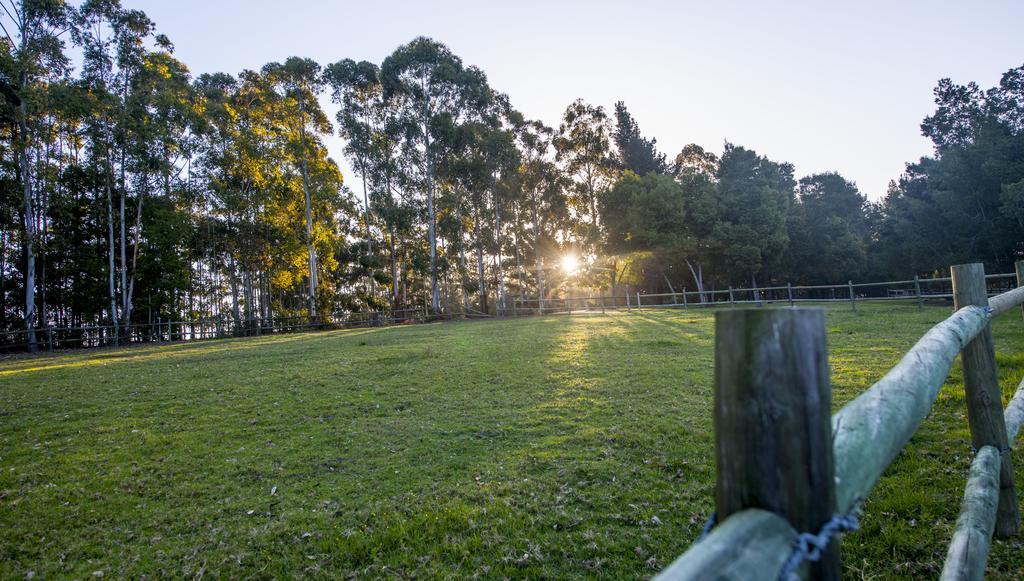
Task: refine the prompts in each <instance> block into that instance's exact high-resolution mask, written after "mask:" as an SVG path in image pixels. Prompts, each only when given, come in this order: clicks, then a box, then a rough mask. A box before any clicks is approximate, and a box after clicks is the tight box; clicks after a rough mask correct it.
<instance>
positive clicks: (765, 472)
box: [714, 308, 839, 579]
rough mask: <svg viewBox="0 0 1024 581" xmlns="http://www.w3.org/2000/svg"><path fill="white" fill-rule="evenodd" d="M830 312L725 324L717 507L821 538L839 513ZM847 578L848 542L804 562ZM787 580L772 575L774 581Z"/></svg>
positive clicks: (737, 314) (719, 335)
mask: <svg viewBox="0 0 1024 581" xmlns="http://www.w3.org/2000/svg"><path fill="white" fill-rule="evenodd" d="M831 413H832V409H831V390H830V387H829V371H828V357H827V353H826V348H825V312H824V310H822V309H817V308H793V309H776V310H748V309H732V310H727V311H723V312H721V313H718V314H717V315H716V317H715V403H714V421H715V464H716V469H717V477H716V483H715V508H716V511H717V514H718V520H719V522H721V521H723V520H725V518H727V517H728V516H729V515H730V514H733V513H735V512H738V511H740V510H744V509H747V508H761V509H764V510H769V511H771V512H774V513H776V514H778V515H780V516H782V517H783V518H785V519H786V520H787V521H789V523H790V525H792V527H793V528H794V529H795V530H796V531H797V532H798V533H804V532H811V533H817V532H818V531H819V530H820V529H821V527H822V526H823V525H824V524H825V523H826V522H828V521H829V520H830V519H831V518H832V515H833V513H835V511H836V493H835V478H834V472H833V470H834V469H833V462H832V423H831ZM800 571H803V572H805V573H809V576H807V577H804V578H810V579H838V578H839V543H838V540H835V539H833V541H832V542H831V543H829V545H828V549H827V550H826V551H825V553H824V554H823V555H822V557H821V560H819V561H817V562H814V563H811V564H809V565H808V564H806V563H805V564H804V565H803V566H802V567H801V568H800ZM777 575H778V572H773V571H766V572H765V578H774V576H777Z"/></svg>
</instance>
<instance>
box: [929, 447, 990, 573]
mask: <svg viewBox="0 0 1024 581" xmlns="http://www.w3.org/2000/svg"><path fill="white" fill-rule="evenodd" d="M1001 466H1002V462H1001V459H1000V456H999V450H997V449H996V448H993V447H992V446H983V447H982V448H981V450H979V451H978V454H977V456H975V457H974V461H973V462H971V472H970V477H969V478H968V480H967V488H966V489H965V490H964V499H963V503H962V504H961V505H960V516H959V517H958V518H957V519H956V529H955V530H954V531H953V540H952V542H950V544H949V550H948V551H947V552H946V562H945V564H943V566H942V577H941V579H942V580H943V581H981V580H982V579H984V578H985V565H986V563H987V562H988V551H989V548H990V547H991V545H992V532H993V530H994V529H995V525H996V510H997V508H998V505H999V471H1000V469H1001Z"/></svg>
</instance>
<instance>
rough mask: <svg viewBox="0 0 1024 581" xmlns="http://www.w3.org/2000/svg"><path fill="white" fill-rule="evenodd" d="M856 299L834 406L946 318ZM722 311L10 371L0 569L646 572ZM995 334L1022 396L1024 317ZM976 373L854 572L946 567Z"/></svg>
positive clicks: (691, 468)
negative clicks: (969, 392) (968, 396)
mask: <svg viewBox="0 0 1024 581" xmlns="http://www.w3.org/2000/svg"><path fill="white" fill-rule="evenodd" d="M859 309H860V310H859V311H858V312H856V313H852V312H850V311H849V310H848V307H845V306H843V307H836V308H835V309H834V310H830V311H829V313H828V326H829V349H830V359H831V364H832V368H833V379H832V381H833V387H834V390H835V395H834V400H835V404H836V407H837V408H838V406H839V405H841V404H843V403H845V402H847V401H849V400H850V399H851V398H853V397H854V396H856V395H857V394H858V393H859V392H861V391H862V390H864V389H865V388H866V387H868V386H869V385H870V384H871V383H872V382H873V381H874V380H875V379H877V378H878V377H880V376H881V375H882V374H883V373H884V371H885V370H887V369H888V368H889V367H890V366H892V365H893V364H894V363H895V362H896V361H898V359H899V358H900V356H901V355H902V354H903V352H904V351H905V350H906V349H907V348H909V347H910V346H911V345H912V344H913V343H914V341H915V340H916V339H917V338H918V337H920V335H921V334H923V333H924V332H925V331H926V330H927V329H928V327H929V326H931V325H932V324H934V323H936V322H938V321H940V320H941V319H943V318H944V317H946V316H947V315H948V314H949V310H948V309H943V308H937V307H935V308H927V309H925V310H924V311H923V312H919V311H917V310H916V309H914V308H909V307H896V306H890V305H886V306H879V307H875V306H870V305H861V306H859ZM712 323H713V316H712V314H711V313H710V312H706V311H704V312H695V311H678V310H677V311H645V312H643V313H641V314H637V313H635V312H634V313H632V314H626V313H616V314H608V315H583V316H573V317H567V316H550V317H545V318H533V319H518V320H507V321H480V322H464V323H450V324H432V325H421V326H410V327H396V328H381V329H371V330H349V331H334V332H325V333H317V334H301V335H279V336H273V337H263V338H252V339H237V340H221V341H207V342H199V343H191V344H175V345H166V346H158V347H139V348H129V349H121V350H96V351H89V352H76V353H69V354H62V355H53V356H51V355H44V356H39V357H34V358H26V357H21V358H8V359H5V360H0V577H3V578H22V577H26V576H29V575H30V574H34V575H35V576H37V577H38V576H43V577H76V578H82V577H88V576H91V575H94V574H95V575H100V574H103V575H105V576H108V577H109V576H113V577H142V576H148V577H186V576H187V577H197V576H214V577H227V578H237V577H293V576H300V575H310V576H325V577H326V576H330V577H341V576H351V577H403V578H405V577H413V576H415V577H428V578H437V577H457V578H462V577H545V578H572V577H591V576H594V577H604V578H637V577H648V576H650V575H652V574H654V573H655V572H657V571H658V570H659V569H660V568H662V567H664V566H665V565H666V564H668V563H669V562H670V561H671V560H672V559H674V558H675V557H676V556H677V555H678V554H679V553H681V552H682V551H683V550H685V548H686V547H687V546H688V545H689V544H690V542H691V541H693V539H694V538H695V537H696V536H697V534H698V533H699V531H700V528H701V526H702V524H703V522H704V520H705V518H706V517H707V516H708V514H709V512H710V511H711V510H712V494H713V493H712V487H713V482H714V461H713V454H712V442H713V436H712V433H711V416H710V413H711V398H712V379H711V377H712V344H713V335H712ZM994 327H995V335H996V346H997V349H998V350H999V354H998V359H999V363H1000V365H1001V368H1000V369H1001V373H1002V375H1003V378H1002V379H1003V386H1004V390H1003V393H1004V397H1006V398H1008V397H1009V395H1010V394H1011V393H1012V390H1013V388H1014V387H1015V386H1016V383H1017V381H1019V380H1020V378H1021V375H1022V374H1024V323H1022V322H1021V318H1020V316H1019V315H1018V314H1017V313H1011V314H1007V315H1004V316H1003V317H1001V318H1000V319H998V320H997V322H996V323H995V325H994ZM959 374H960V372H959V369H955V370H954V372H953V374H952V376H951V377H952V379H951V380H950V381H949V382H948V383H947V385H946V387H945V389H944V390H943V392H942V394H941V396H940V399H939V401H938V402H937V404H936V407H935V409H934V411H933V412H932V414H931V416H930V417H929V418H928V419H927V420H926V421H925V423H924V425H923V426H922V428H921V430H920V431H919V432H918V434H917V436H915V438H914V440H913V442H912V443H911V445H910V446H909V447H908V448H907V449H906V450H905V451H904V453H903V454H901V455H900V457H899V458H898V459H897V461H896V462H895V464H894V465H893V466H892V467H891V468H890V470H889V472H888V473H887V475H886V476H885V477H884V478H883V480H882V481H881V482H880V483H879V485H878V487H877V488H876V490H875V492H874V494H873V496H872V497H871V498H870V499H869V502H868V503H867V507H866V508H867V516H866V517H865V518H864V520H863V527H862V530H861V531H859V532H857V533H854V534H851V535H848V536H847V537H845V538H844V540H843V544H842V553H843V561H844V566H845V568H846V576H847V577H849V578H855V579H856V578H898V577H905V578H919V577H922V576H926V577H935V576H936V575H937V574H938V572H939V570H940V569H941V566H942V560H943V558H944V556H945V550H946V545H947V543H948V541H949V539H950V536H951V532H952V527H953V523H954V522H955V520H956V515H957V512H958V509H959V504H960V498H961V496H962V494H963V487H964V483H965V481H966V476H967V468H968V464H969V462H970V455H971V453H970V442H969V436H968V431H967V419H966V413H965V404H964V400H963V393H962V386H961V384H960V381H959V377H960V375H959ZM1016 465H1017V467H1018V470H1017V474H1016V476H1017V482H1018V483H1019V486H1020V487H1021V488H1024V457H1022V456H1021V455H1020V454H1018V457H1017V461H1016ZM1022 494H1024V490H1022ZM1022 498H1024V496H1022ZM1021 549H1022V543H1021V541H1018V540H1011V541H1005V542H1004V541H997V542H996V543H995V544H994V547H993V551H992V554H991V557H990V561H989V563H990V565H989V573H990V577H991V578H1004V579H1017V578H1021V577H1022V576H1024V552H1022V550H1021Z"/></svg>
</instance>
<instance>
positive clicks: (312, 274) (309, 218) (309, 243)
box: [299, 100, 319, 320]
mask: <svg viewBox="0 0 1024 581" xmlns="http://www.w3.org/2000/svg"><path fill="white" fill-rule="evenodd" d="M299 143H300V145H301V147H302V163H301V166H302V167H301V170H302V196H303V198H304V199H305V202H306V250H307V252H308V253H309V317H310V318H311V319H313V320H316V318H317V315H316V290H317V288H318V286H319V284H318V281H317V260H316V248H315V247H314V245H313V207H312V201H311V199H310V195H309V177H308V173H309V172H308V169H307V167H306V118H305V109H304V105H303V102H302V101H301V100H300V101H299Z"/></svg>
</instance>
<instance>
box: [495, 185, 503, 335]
mask: <svg viewBox="0 0 1024 581" xmlns="http://www.w3.org/2000/svg"><path fill="white" fill-rule="evenodd" d="M498 205H499V202H498V198H497V197H495V198H494V242H495V247H496V249H497V255H496V256H495V261H494V262H495V276H497V278H498V304H497V305H496V307H495V308H496V309H498V310H500V314H502V315H504V314H505V308H506V296H505V268H504V266H503V265H502V263H501V260H502V254H501V210H500V209H499V208H498Z"/></svg>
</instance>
